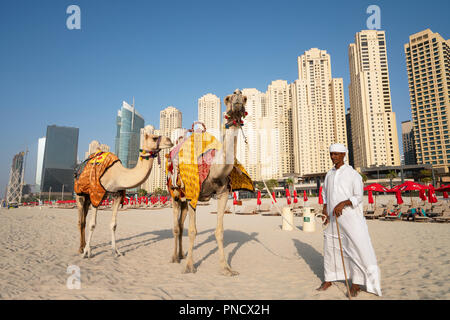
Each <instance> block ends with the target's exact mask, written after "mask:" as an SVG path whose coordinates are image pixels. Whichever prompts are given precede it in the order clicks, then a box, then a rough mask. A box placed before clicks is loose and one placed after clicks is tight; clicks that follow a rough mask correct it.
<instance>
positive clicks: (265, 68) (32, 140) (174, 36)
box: [0, 0, 450, 195]
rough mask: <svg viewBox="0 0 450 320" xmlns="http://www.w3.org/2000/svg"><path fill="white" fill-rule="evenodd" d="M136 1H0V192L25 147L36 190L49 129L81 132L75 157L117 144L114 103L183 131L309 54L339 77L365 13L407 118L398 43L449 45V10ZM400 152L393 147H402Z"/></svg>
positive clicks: (446, 6)
mask: <svg viewBox="0 0 450 320" xmlns="http://www.w3.org/2000/svg"><path fill="white" fill-rule="evenodd" d="M427 3H429V4H430V5H429V6H428V7H424V6H423V1H403V0H396V1H375V0H371V1H339V2H338V1H312V2H306V1H299V0H297V1H284V0H278V1H271V2H268V1H245V0H243V1H214V0H209V1H193V0H184V1H144V0H127V1H125V0H109V1H104V0H70V1H65V0H53V1H50V0H40V1H32V0H29V1H24V0H14V1H13V0H2V1H1V2H0V23H1V28H0V39H1V50H0V98H1V100H0V108H1V111H2V112H1V114H2V118H1V126H0V135H1V137H2V138H1V141H0V148H1V149H0V150H2V153H1V156H0V194H2V195H3V194H4V190H5V187H6V184H7V182H8V177H9V168H10V165H11V161H12V158H13V156H14V154H16V153H17V152H20V151H22V150H24V149H25V148H27V147H28V149H29V151H30V153H29V156H28V161H27V170H26V175H25V180H26V182H27V183H31V184H33V183H34V180H35V171H36V153H37V142H38V138H40V137H43V136H45V132H46V127H47V125H51V124H56V125H64V126H74V127H77V128H79V129H80V136H79V157H80V158H82V157H83V156H84V152H85V151H86V150H87V147H88V144H89V142H90V141H91V140H93V139H96V140H99V141H100V142H101V143H106V144H108V145H110V146H111V147H113V146H114V136H115V129H116V128H115V117H116V114H117V110H118V109H119V108H120V106H121V102H122V100H126V101H128V102H130V103H131V101H132V98H133V96H134V97H135V101H136V108H137V110H138V111H139V112H140V113H141V114H142V115H143V116H144V118H145V121H146V124H152V125H154V126H156V127H158V126H159V111H160V110H162V109H164V108H166V107H167V106H169V105H173V106H175V107H176V108H178V109H180V110H181V111H182V112H183V126H184V127H189V126H190V125H191V123H192V122H193V121H194V120H196V118H197V99H198V98H199V97H201V96H202V95H204V94H206V93H208V92H212V93H214V94H216V95H218V96H220V97H221V99H223V97H224V96H225V95H227V94H229V93H230V92H232V91H233V90H234V89H236V88H257V89H259V90H261V91H265V90H266V89H267V85H268V84H270V82H271V81H273V80H276V79H283V80H287V81H288V82H292V81H293V80H295V79H296V78H297V76H298V75H297V56H299V55H301V54H303V53H304V51H306V50H308V49H310V48H313V47H317V48H320V49H323V50H327V51H328V53H329V54H330V55H331V63H332V75H333V77H342V78H343V79H344V86H345V96H346V108H348V107H349V104H348V84H349V68H348V53H347V48H348V45H349V43H351V42H353V41H354V36H355V33H356V32H358V31H360V30H363V29H366V20H367V18H368V17H369V14H367V13H366V8H367V7H368V6H369V5H371V4H376V5H378V6H379V7H380V9H381V30H385V31H386V37H387V53H388V64H389V75H390V81H391V94H392V104H393V110H394V111H395V112H396V115H397V128H398V130H399V138H400V139H401V126H400V123H401V121H404V120H408V119H410V118H411V111H410V102H409V95H408V84H407V76H406V66H405V58H404V54H403V45H404V43H406V42H407V41H408V37H409V35H411V34H413V33H416V32H418V31H421V30H423V29H426V28H430V29H431V30H432V31H433V32H438V33H440V34H441V35H442V36H443V37H444V38H446V39H448V37H449V31H450V20H449V19H448V12H450V2H449V1H448V0H443V1H434V0H431V1H428V2H427ZM71 4H76V5H78V6H79V7H80V8H81V30H68V29H67V27H66V19H67V18H68V17H69V15H68V14H67V13H66V8H67V7H68V6H69V5H71ZM400 143H401V141H400Z"/></svg>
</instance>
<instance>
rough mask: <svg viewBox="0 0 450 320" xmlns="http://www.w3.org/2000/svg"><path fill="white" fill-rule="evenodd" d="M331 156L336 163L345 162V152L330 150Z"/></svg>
mask: <svg viewBox="0 0 450 320" xmlns="http://www.w3.org/2000/svg"><path fill="white" fill-rule="evenodd" d="M330 158H331V161H332V162H333V164H334V165H337V164H342V163H344V158H345V152H330Z"/></svg>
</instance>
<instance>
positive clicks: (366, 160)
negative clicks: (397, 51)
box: [348, 30, 400, 169]
mask: <svg viewBox="0 0 450 320" xmlns="http://www.w3.org/2000/svg"><path fill="white" fill-rule="evenodd" d="M348 53H349V64H350V85H349V93H350V116H351V125H352V128H351V130H352V143H353V157H354V163H355V168H356V169H357V168H362V167H370V166H374V165H375V166H382V165H383V166H398V165H400V152H399V146H398V133H397V124H396V119H395V113H394V112H393V111H392V102H391V92H390V85H389V70H388V62H387V52H386V36H385V32H384V31H378V30H363V31H361V32H358V33H356V35H355V43H352V44H350V45H349V48H348Z"/></svg>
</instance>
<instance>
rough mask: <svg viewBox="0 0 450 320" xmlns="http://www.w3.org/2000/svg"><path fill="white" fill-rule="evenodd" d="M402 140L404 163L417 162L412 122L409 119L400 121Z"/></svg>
mask: <svg viewBox="0 0 450 320" xmlns="http://www.w3.org/2000/svg"><path fill="white" fill-rule="evenodd" d="M402 141H403V159H404V164H406V165H408V164H417V161H416V148H415V145H414V131H413V123H412V121H411V120H408V121H402Z"/></svg>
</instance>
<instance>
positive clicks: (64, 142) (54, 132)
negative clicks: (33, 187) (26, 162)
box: [41, 125, 79, 193]
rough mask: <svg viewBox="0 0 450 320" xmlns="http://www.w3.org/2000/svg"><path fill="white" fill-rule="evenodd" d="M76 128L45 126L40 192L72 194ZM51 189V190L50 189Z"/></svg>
mask: <svg viewBox="0 0 450 320" xmlns="http://www.w3.org/2000/svg"><path fill="white" fill-rule="evenodd" d="M78 133H79V129H78V128H72V127H59V126H55V125H52V126H47V135H46V141H45V149H44V150H45V151H44V159H43V165H42V179H41V192H45V193H47V192H49V191H50V190H51V192H61V191H63V186H64V193H69V192H73V180H74V178H73V173H74V169H75V167H76V164H77V151H78ZM50 188H51V189H50Z"/></svg>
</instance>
